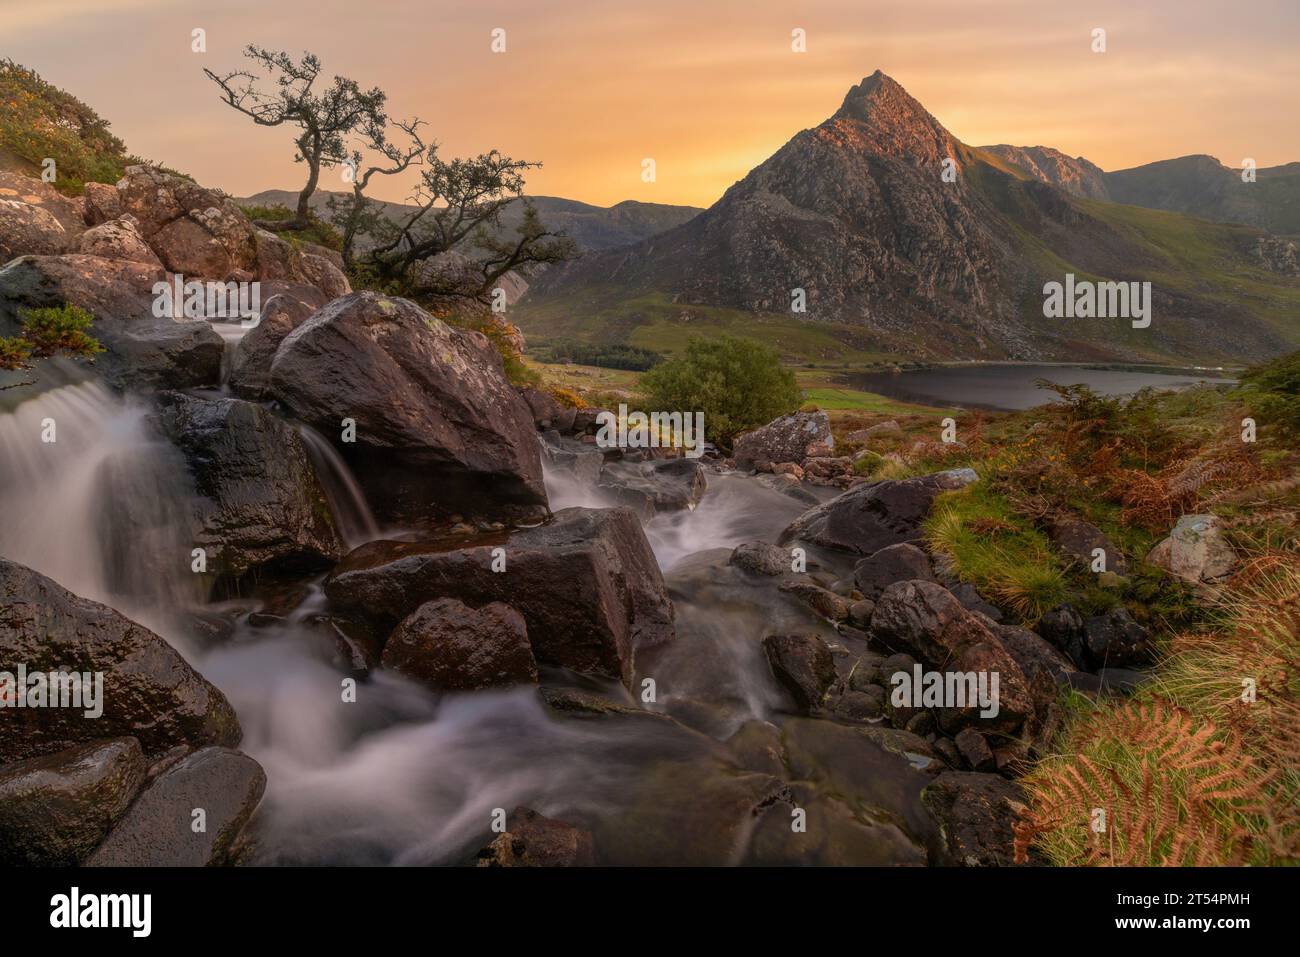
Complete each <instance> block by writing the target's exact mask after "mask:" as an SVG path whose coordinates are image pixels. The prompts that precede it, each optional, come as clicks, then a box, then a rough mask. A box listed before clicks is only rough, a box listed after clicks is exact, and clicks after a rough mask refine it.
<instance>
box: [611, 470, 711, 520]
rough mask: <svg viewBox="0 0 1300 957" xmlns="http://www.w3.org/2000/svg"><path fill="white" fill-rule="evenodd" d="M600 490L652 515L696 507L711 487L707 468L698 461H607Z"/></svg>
mask: <svg viewBox="0 0 1300 957" xmlns="http://www.w3.org/2000/svg"><path fill="white" fill-rule="evenodd" d="M600 487H601V488H602V489H604V490H606V491H607V492H610V493H611V494H613V496H614V497H615V498H616V499H618V500H619V503H620V504H624V505H627V506H628V507H630V508H636V509H637V510H638V511H640V512H642V513H643V514H647V517H648V516H652V515H654V514H656V513H658V512H673V511H680V510H682V509H686V508H694V507H695V506H696V505H697V504H699V501H700V499H701V498H703V497H704V492H705V491H706V489H707V488H708V482H707V480H706V479H705V477H704V469H703V468H701V467H700V463H699V462H698V461H696V460H694V459H668V460H666V461H662V462H653V461H652V462H607V463H605V466H604V468H603V469H602V470H601V473H600Z"/></svg>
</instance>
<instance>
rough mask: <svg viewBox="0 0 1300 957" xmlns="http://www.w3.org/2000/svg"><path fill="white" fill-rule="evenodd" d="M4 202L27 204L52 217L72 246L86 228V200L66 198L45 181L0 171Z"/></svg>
mask: <svg viewBox="0 0 1300 957" xmlns="http://www.w3.org/2000/svg"><path fill="white" fill-rule="evenodd" d="M0 200H10V201H14V202H19V203H26V204H27V205H28V206H36V207H39V208H40V209H42V210H44V211H45V212H47V213H49V214H50V215H51V216H53V217H54V218H55V219H56V220H58V222H59V225H60V226H62V227H63V231H64V233H65V234H66V236H67V241H68V242H69V243H71V242H74V241H75V240H76V238H77V236H79V235H80V234H81V231H82V230H83V229H85V228H86V223H85V216H86V213H85V202H84V200H82V199H81V198H79V197H76V196H64V195H63V194H62V193H60V192H59V191H58V190H57V189H56V188H55V187H54V185H53V184H52V183H47V182H45V181H44V180H40V179H35V178H33V177H31V176H23V175H22V174H21V173H15V172H12V171H10V170H0Z"/></svg>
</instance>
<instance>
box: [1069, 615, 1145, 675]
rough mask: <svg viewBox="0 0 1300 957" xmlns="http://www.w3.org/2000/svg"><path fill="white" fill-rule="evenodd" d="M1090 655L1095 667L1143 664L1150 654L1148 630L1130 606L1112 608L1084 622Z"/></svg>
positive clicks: (1085, 639)
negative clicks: (1134, 616) (1136, 617)
mask: <svg viewBox="0 0 1300 957" xmlns="http://www.w3.org/2000/svg"><path fill="white" fill-rule="evenodd" d="M1083 628H1084V641H1085V643H1086V645H1087V656H1088V659H1089V661H1090V662H1091V663H1092V665H1093V666H1094V667H1097V668H1100V667H1103V666H1109V667H1114V666H1116V665H1131V664H1140V663H1142V662H1144V661H1147V660H1149V659H1150V657H1151V651H1152V646H1151V641H1150V636H1149V635H1148V633H1147V630H1146V629H1145V628H1143V627H1142V626H1141V625H1139V624H1138V623H1137V622H1136V621H1134V620H1133V616H1132V615H1130V614H1129V612H1128V609H1126V608H1123V607H1118V608H1112V609H1111V610H1110V611H1108V612H1106V613H1105V614H1104V615H1097V616H1095V617H1093V618H1089V619H1088V620H1087V621H1085V622H1084V623H1083Z"/></svg>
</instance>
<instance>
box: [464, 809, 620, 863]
mask: <svg viewBox="0 0 1300 957" xmlns="http://www.w3.org/2000/svg"><path fill="white" fill-rule="evenodd" d="M594 863H595V853H594V851H593V849H592V842H591V834H590V832H588V831H584V830H582V829H580V828H576V827H574V826H573V825H572V824H565V823H564V822H563V821H554V820H552V819H551V818H549V817H542V815H540V814H538V813H537V812H536V811H534V810H532V809H531V808H526V807H517V808H515V809H514V811H513V812H511V814H510V816H509V817H508V818H507V819H506V831H505V833H503V834H501V835H500V836H499V837H497V838H496V840H494V841H493V842H492V843H491V844H489V845H488V846H487V847H485V848H483V849H482V850H481V851H479V852H478V866H479V867H590V866H591V865H592V864H594Z"/></svg>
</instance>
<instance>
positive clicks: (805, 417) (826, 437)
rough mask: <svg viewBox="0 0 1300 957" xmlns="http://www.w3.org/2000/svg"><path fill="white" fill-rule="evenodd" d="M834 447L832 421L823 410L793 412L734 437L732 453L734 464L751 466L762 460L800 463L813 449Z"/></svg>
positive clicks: (768, 462) (745, 466)
mask: <svg viewBox="0 0 1300 957" xmlns="http://www.w3.org/2000/svg"><path fill="white" fill-rule="evenodd" d="M817 446H822V447H824V448H834V447H835V439H834V438H833V437H832V436H831V423H830V419H829V417H828V416H827V415H826V413H825V412H820V411H819V412H792V413H790V414H789V415H783V416H781V418H779V419H776V420H775V421H773V422H769V423H768V424H767V425H765V426H763V427H762V428H759V429H755V430H754V431H752V432H746V433H745V434H744V435H741V436H739V437H738V438H737V439H736V442H735V445H734V446H733V452H732V457H733V458H734V459H735V460H736V468H738V469H752V468H754V467H755V466H757V465H759V464H761V463H767V464H768V465H770V464H771V463H774V462H794V463H796V464H800V465H802V464H803V461H804V459H806V458H808V456H809V455H810V454H811V452H812V450H813V449H814V448H815V447H817Z"/></svg>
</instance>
